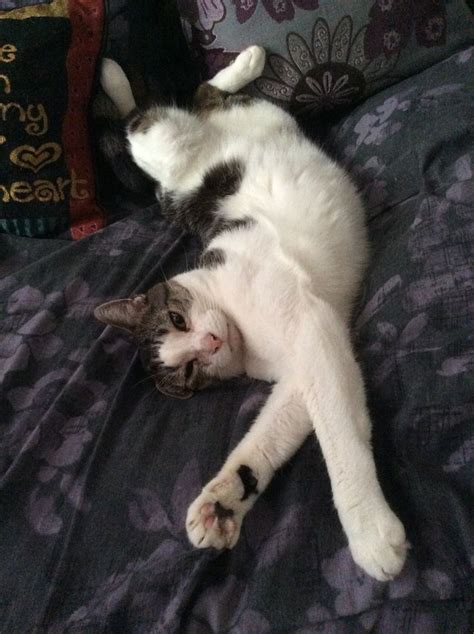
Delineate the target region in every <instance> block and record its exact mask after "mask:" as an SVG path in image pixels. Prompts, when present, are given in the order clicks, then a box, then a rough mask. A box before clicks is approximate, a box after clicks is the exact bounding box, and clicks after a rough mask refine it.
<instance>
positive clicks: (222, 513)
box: [214, 502, 234, 520]
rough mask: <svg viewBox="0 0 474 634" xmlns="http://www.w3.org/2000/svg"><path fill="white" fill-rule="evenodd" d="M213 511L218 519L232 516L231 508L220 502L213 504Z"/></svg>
mask: <svg viewBox="0 0 474 634" xmlns="http://www.w3.org/2000/svg"><path fill="white" fill-rule="evenodd" d="M214 511H215V513H216V516H217V517H218V518H219V519H220V520H222V519H225V518H226V517H233V516H234V511H233V510H232V509H226V508H225V507H224V506H222V504H221V503H220V502H216V503H215V504H214Z"/></svg>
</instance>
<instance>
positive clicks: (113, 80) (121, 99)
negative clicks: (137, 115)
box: [100, 57, 137, 119]
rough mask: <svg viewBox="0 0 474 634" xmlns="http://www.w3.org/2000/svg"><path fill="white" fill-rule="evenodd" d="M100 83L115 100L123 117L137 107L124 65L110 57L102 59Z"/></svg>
mask: <svg viewBox="0 0 474 634" xmlns="http://www.w3.org/2000/svg"><path fill="white" fill-rule="evenodd" d="M100 85H101V86H102V89H103V91H104V92H105V94H106V95H107V96H108V97H110V99H111V100H112V101H113V103H114V104H115V106H116V107H117V110H118V111H119V113H120V116H121V117H122V119H125V117H128V115H129V114H130V113H131V112H132V110H134V109H135V108H136V107H137V104H136V103H135V98H134V96H133V92H132V88H131V86H130V82H129V81H128V79H127V76H126V75H125V73H124V72H123V70H122V67H121V66H119V65H118V64H117V62H116V61H114V60H113V59H110V58H109V57H104V59H103V60H102V69H101V73H100Z"/></svg>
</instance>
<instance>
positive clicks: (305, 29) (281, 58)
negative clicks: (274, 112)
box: [178, 0, 474, 116]
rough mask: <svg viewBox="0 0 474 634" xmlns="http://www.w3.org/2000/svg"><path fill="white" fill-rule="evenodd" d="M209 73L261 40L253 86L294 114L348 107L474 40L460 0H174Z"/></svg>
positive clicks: (256, 92)
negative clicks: (261, 59)
mask: <svg viewBox="0 0 474 634" xmlns="http://www.w3.org/2000/svg"><path fill="white" fill-rule="evenodd" d="M178 5H179V9H180V12H181V18H182V23H183V27H184V30H185V34H186V37H187V39H188V42H189V44H190V46H191V47H192V49H193V50H194V51H195V53H196V54H197V57H198V59H199V61H200V63H201V71H202V74H203V77H204V78H206V79H207V78H209V77H211V76H212V75H214V74H215V73H216V72H217V71H218V70H220V69H221V68H223V67H224V66H226V65H227V64H228V63H229V62H230V61H232V60H233V59H234V57H235V55H236V54H237V52H238V51H241V50H242V49H243V48H245V47H246V46H248V45H250V44H260V45H261V46H264V47H265V49H266V51H267V55H268V58H267V65H266V68H265V71H264V74H263V76H262V77H261V78H259V79H258V80H257V81H256V82H255V83H254V85H253V86H252V87H250V88H249V89H248V90H249V92H250V93H251V94H254V95H256V96H260V97H264V98H268V99H271V100H273V101H274V102H276V103H278V104H280V105H282V106H283V107H286V108H287V109H289V110H290V111H291V112H293V113H294V114H297V115H303V116H304V115H313V114H317V113H319V112H324V111H326V112H328V111H335V110H337V109H346V108H348V107H350V106H351V105H352V104H353V103H355V102H357V101H359V100H360V99H362V98H363V97H366V96H367V95H369V94H371V93H374V92H376V91H378V90H380V89H381V88H383V87H385V86H388V85H390V84H393V83H396V82H398V81H399V80H400V79H403V78H405V77H408V76H410V75H413V74H415V73H417V72H419V71H420V70H422V69H424V68H427V67H429V66H431V65H432V64H434V63H436V62H437V61H439V60H441V59H444V58H446V57H448V56H449V55H450V54H451V53H452V52H453V51H456V50H458V49H459V48H461V47H462V46H464V45H465V44H467V43H469V42H472V41H473V39H474V27H473V22H472V16H471V12H470V10H469V8H468V6H467V4H466V3H465V2H463V1H462V0H451V1H449V0H446V1H445V0H359V1H358V2H343V1H341V0H339V1H335V0H178Z"/></svg>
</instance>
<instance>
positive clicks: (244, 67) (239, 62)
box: [232, 46, 265, 84]
mask: <svg viewBox="0 0 474 634" xmlns="http://www.w3.org/2000/svg"><path fill="white" fill-rule="evenodd" d="M264 66H265V49H264V48H262V47H261V46H249V47H248V48H246V49H244V50H243V51H242V52H241V53H240V54H239V55H238V56H237V57H236V59H235V60H234V63H233V64H232V70H233V71H235V72H236V73H238V75H239V79H240V81H242V82H244V83H245V84H249V83H250V82H252V81H254V79H257V78H258V77H260V75H261V74H262V73H263V68H264Z"/></svg>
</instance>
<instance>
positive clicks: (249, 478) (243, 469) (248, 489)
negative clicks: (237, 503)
mask: <svg viewBox="0 0 474 634" xmlns="http://www.w3.org/2000/svg"><path fill="white" fill-rule="evenodd" d="M237 474H238V476H239V478H240V479H241V480H242V484H243V486H244V494H243V496H242V497H241V498H240V499H241V501H243V500H246V499H247V498H248V497H250V496H251V495H256V494H257V493H258V490H257V484H258V480H257V478H256V477H255V476H254V475H253V471H252V469H251V468H250V467H248V466H247V465H246V464H242V465H240V467H239V468H238V469H237Z"/></svg>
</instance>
